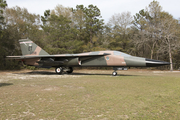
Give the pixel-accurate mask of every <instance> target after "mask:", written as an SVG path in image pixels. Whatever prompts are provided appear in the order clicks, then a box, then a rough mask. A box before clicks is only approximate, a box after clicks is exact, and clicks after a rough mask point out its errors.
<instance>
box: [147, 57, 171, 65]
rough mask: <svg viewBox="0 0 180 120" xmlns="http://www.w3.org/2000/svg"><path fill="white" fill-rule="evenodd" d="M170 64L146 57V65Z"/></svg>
mask: <svg viewBox="0 0 180 120" xmlns="http://www.w3.org/2000/svg"><path fill="white" fill-rule="evenodd" d="M169 64H171V63H169V62H164V61H160V60H153V59H147V58H146V67H158V66H163V65H169Z"/></svg>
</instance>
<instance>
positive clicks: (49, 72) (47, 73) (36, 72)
mask: <svg viewBox="0 0 180 120" xmlns="http://www.w3.org/2000/svg"><path fill="white" fill-rule="evenodd" d="M14 74H24V75H57V74H56V73H54V72H51V71H32V72H23V73H14ZM61 75H101V76H112V75H111V74H104V73H102V74H101V73H76V72H74V73H71V74H66V73H63V74H61ZM61 75H60V76H61ZM117 76H138V75H126V74H120V75H117Z"/></svg>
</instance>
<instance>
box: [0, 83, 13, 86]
mask: <svg viewBox="0 0 180 120" xmlns="http://www.w3.org/2000/svg"><path fill="white" fill-rule="evenodd" d="M9 85H13V83H0V87H4V86H9Z"/></svg>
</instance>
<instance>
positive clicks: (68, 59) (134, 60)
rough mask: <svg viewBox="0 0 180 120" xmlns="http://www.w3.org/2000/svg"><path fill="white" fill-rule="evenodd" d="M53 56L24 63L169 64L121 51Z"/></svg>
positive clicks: (39, 65) (111, 65)
mask: <svg viewBox="0 0 180 120" xmlns="http://www.w3.org/2000/svg"><path fill="white" fill-rule="evenodd" d="M106 54H107V55H106ZM51 57H52V58H40V57H39V58H34V59H27V60H24V63H25V64H27V65H33V66H37V67H57V66H62V67H156V66H161V65H166V64H169V63H168V62H164V61H158V60H152V59H146V58H142V57H135V56H131V55H128V54H126V53H123V52H119V51H96V52H87V53H79V54H57V55H51ZM53 57H54V58H53Z"/></svg>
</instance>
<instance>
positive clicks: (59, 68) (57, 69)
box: [55, 67, 63, 74]
mask: <svg viewBox="0 0 180 120" xmlns="http://www.w3.org/2000/svg"><path fill="white" fill-rule="evenodd" d="M55 72H56V73H57V74H62V72H63V68H62V67H57V68H56V69H55Z"/></svg>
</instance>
